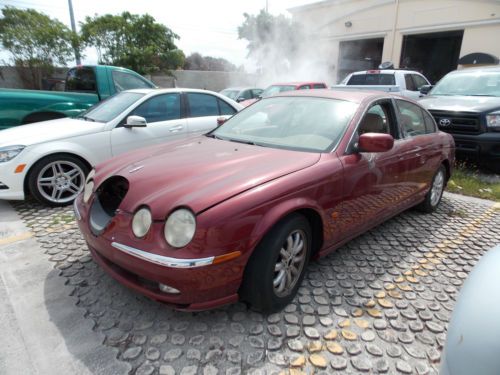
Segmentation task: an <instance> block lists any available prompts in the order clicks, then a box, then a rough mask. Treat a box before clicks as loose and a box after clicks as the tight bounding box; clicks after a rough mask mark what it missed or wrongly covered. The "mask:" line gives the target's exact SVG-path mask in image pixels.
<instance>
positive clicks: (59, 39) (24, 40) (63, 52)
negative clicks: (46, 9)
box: [0, 7, 78, 88]
mask: <svg viewBox="0 0 500 375" xmlns="http://www.w3.org/2000/svg"><path fill="white" fill-rule="evenodd" d="M2 15H3V17H2V18H0V44H1V46H2V47H3V48H4V49H6V50H7V51H9V52H10V53H11V54H12V60H13V62H14V65H15V66H16V67H17V68H18V71H19V72H20V76H21V78H22V79H23V80H24V81H25V84H26V85H27V86H28V87H32V88H40V84H41V83H40V78H41V77H43V76H47V75H48V74H50V73H51V72H52V71H53V69H54V66H55V65H65V64H66V63H67V62H68V61H70V60H72V59H73V58H74V49H73V46H76V47H78V38H77V36H76V35H75V34H74V33H73V32H72V31H71V30H70V29H69V28H68V27H66V26H65V25H64V24H63V23H61V22H59V21H58V20H56V19H53V18H50V17H49V16H47V15H45V14H43V13H39V12H37V11H36V10H34V9H26V10H24V9H17V8H13V7H5V8H3V9H2Z"/></svg>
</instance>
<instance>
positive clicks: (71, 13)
mask: <svg viewBox="0 0 500 375" xmlns="http://www.w3.org/2000/svg"><path fill="white" fill-rule="evenodd" d="M68 6H69V18H70V20H71V30H73V32H74V33H75V34H76V25H75V15H74V14H73V2H72V1H71V0H68ZM74 48H75V60H76V65H80V64H81V63H82V61H81V59H80V51H78V48H77V47H76V46H75V47H74Z"/></svg>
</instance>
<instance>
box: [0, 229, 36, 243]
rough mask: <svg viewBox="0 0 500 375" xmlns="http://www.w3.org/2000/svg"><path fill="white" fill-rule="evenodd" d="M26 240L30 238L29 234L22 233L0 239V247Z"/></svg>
mask: <svg viewBox="0 0 500 375" xmlns="http://www.w3.org/2000/svg"><path fill="white" fill-rule="evenodd" d="M28 238H31V232H24V233H21V234H17V235H15V236H10V237H5V238H0V245H8V244H11V243H14V242H18V241H22V240H27V239H28Z"/></svg>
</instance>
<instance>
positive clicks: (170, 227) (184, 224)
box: [164, 208, 196, 248]
mask: <svg viewBox="0 0 500 375" xmlns="http://www.w3.org/2000/svg"><path fill="white" fill-rule="evenodd" d="M195 232H196V218H195V216H194V214H193V213H192V212H191V211H189V210H187V209H185V208H179V209H178V210H176V211H174V212H172V213H171V214H170V216H169V217H168V218H167V221H166V222H165V229H164V234H165V240H166V241H167V243H168V244H169V245H170V246H172V247H177V248H179V247H184V246H186V245H187V244H188V243H189V242H191V240H192V239H193V236H194V233H195Z"/></svg>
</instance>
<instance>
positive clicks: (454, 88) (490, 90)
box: [430, 71, 500, 96]
mask: <svg viewBox="0 0 500 375" xmlns="http://www.w3.org/2000/svg"><path fill="white" fill-rule="evenodd" d="M430 94H431V95H465V96H500V72H485V71H483V72H481V71H475V72H463V73H462V72H460V73H454V74H449V75H447V76H445V77H444V78H443V79H442V80H441V81H439V82H438V83H437V85H436V87H434V89H433V90H432V91H431V92H430Z"/></svg>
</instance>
